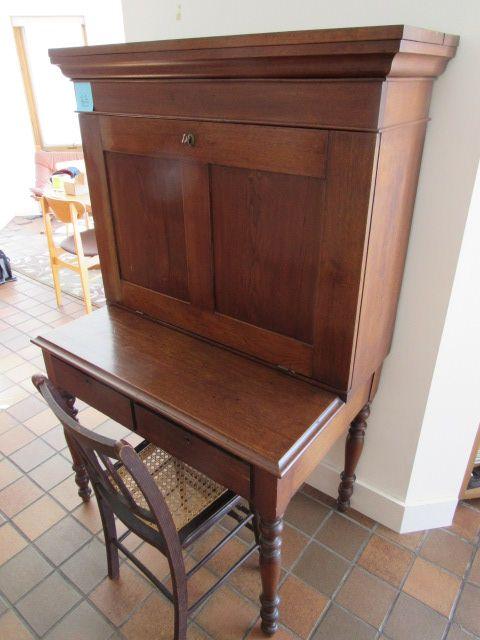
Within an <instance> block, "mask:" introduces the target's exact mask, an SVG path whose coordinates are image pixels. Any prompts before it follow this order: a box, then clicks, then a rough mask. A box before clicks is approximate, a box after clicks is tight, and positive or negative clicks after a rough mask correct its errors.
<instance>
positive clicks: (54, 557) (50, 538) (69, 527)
mask: <svg viewBox="0 0 480 640" xmlns="http://www.w3.org/2000/svg"><path fill="white" fill-rule="evenodd" d="M91 537H92V534H91V533H90V531H87V529H85V528H84V527H82V525H81V524H80V523H79V522H77V520H75V518H72V516H67V517H66V518H63V520H60V521H59V522H57V524H55V525H54V526H53V527H51V528H50V529H49V530H48V531H46V532H45V533H44V534H42V535H41V536H40V537H39V538H37V540H36V541H35V544H36V545H37V547H38V548H39V549H40V551H42V553H44V554H45V555H46V556H47V558H49V559H50V560H51V561H52V562H53V563H54V564H56V565H59V564H61V563H62V562H64V561H65V560H66V559H67V558H69V557H70V556H71V555H73V553H75V551H77V550H78V549H79V548H80V547H81V546H83V545H84V544H85V543H86V542H87V541H88V540H90V539H91Z"/></svg>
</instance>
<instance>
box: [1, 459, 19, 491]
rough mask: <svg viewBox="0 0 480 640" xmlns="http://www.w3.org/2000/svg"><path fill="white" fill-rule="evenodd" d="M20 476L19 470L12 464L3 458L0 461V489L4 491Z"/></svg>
mask: <svg viewBox="0 0 480 640" xmlns="http://www.w3.org/2000/svg"><path fill="white" fill-rule="evenodd" d="M21 475H22V472H21V471H20V469H18V468H17V467H16V466H15V465H14V464H12V463H11V462H10V460H7V458H4V459H3V460H2V461H0V489H4V488H5V487H6V486H8V485H9V484H11V483H12V482H15V480H18V478H20V477H21Z"/></svg>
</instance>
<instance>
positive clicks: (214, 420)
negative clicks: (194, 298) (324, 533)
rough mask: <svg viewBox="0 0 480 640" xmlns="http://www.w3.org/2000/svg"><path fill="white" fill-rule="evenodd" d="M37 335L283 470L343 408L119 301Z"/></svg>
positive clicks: (232, 447) (85, 366)
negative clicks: (136, 311)
mask: <svg viewBox="0 0 480 640" xmlns="http://www.w3.org/2000/svg"><path fill="white" fill-rule="evenodd" d="M34 342H35V343H36V344H38V345H39V346H40V347H42V349H44V350H45V351H47V352H49V353H51V354H53V355H55V356H57V357H59V358H61V359H62V360H64V361H66V362H68V363H70V364H72V365H74V366H75V367H77V368H78V369H80V370H82V371H84V372H85V373H88V374H90V375H92V376H94V377H96V378H97V379H99V380H101V381H103V382H105V383H106V384H109V385H110V386H112V387H114V388H116V389H117V390H118V391H121V392H123V393H124V394H126V395H128V396H129V397H131V398H133V399H135V400H137V401H139V402H140V403H142V404H144V405H146V406H147V407H149V408H151V409H153V410H156V411H159V412H160V413H162V414H163V415H165V416H166V417H170V418H171V419H173V420H175V421H176V422H179V423H181V424H183V425H184V426H186V427H188V428H190V429H191V430H192V431H194V432H196V433H198V434H199V435H202V436H203V437H205V438H207V439H208V440H210V441H211V442H214V443H216V444H218V445H219V446H221V447H223V448H224V449H226V450H227V451H230V452H231V453H233V454H235V455H238V456H240V457H242V458H244V459H247V460H249V461H251V462H254V463H256V464H258V465H259V466H262V467H264V468H265V469H268V470H270V471H273V472H276V473H280V472H281V470H282V469H283V468H284V467H285V466H286V464H287V463H288V462H289V460H290V459H291V458H292V456H293V455H294V454H295V453H297V452H298V450H299V448H302V447H303V446H304V445H305V444H307V443H308V442H309V441H310V440H311V439H312V437H314V436H315V435H316V434H317V433H318V432H319V431H320V430H321V429H322V427H323V426H324V425H325V424H326V423H327V422H328V420H329V419H330V418H331V417H332V416H333V415H335V413H336V412H337V411H338V410H340V409H341V408H342V406H343V402H342V401H341V400H340V399H339V398H338V397H337V396H335V395H334V394H332V393H330V392H328V391H325V390H323V389H320V388H317V387H315V386H313V385H311V384H308V383H306V382H303V381H301V380H297V379H295V378H293V377H291V376H289V375H287V374H285V373H283V372H281V371H276V370H274V369H272V368H270V367H267V366H265V365H262V364H259V363H257V362H254V361H252V360H248V359H247V358H245V357H243V356H239V355H237V354H234V353H232V352H230V351H227V350H225V349H222V348H219V347H216V346H214V345H212V344H209V343H207V342H205V341H202V340H199V339H197V338H194V337H192V336H189V335H186V334H184V333H181V332H179V331H177V330H174V329H171V328H169V327H166V326H164V325H162V324H160V323H158V322H155V321H152V320H150V319H147V318H145V317H142V316H139V315H138V314H135V313H133V312H131V311H127V310H124V309H121V308H118V307H113V306H112V307H104V308H102V309H99V310H98V311H95V312H94V313H93V314H91V315H88V316H84V317H82V318H79V319H78V320H75V321H73V322H71V323H69V324H67V325H64V326H61V327H58V328H56V329H54V330H53V331H51V332H48V333H45V334H42V336H39V337H38V338H37V339H36V340H35V341H34ZM59 382H60V383H61V381H59ZM67 391H71V392H72V393H74V392H75V390H74V389H72V390H69V389H67Z"/></svg>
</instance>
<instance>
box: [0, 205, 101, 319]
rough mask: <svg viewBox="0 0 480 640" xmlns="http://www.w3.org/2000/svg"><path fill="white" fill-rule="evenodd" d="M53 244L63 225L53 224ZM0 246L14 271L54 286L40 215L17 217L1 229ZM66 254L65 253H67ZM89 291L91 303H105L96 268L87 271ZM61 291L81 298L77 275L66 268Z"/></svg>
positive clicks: (63, 234)
mask: <svg viewBox="0 0 480 640" xmlns="http://www.w3.org/2000/svg"><path fill="white" fill-rule="evenodd" d="M54 236H55V244H60V242H61V241H62V240H63V239H64V238H65V237H66V227H65V225H63V224H57V225H55V229H54ZM0 249H1V250H3V251H5V253H6V254H7V256H8V257H9V258H10V261H11V266H12V269H13V271H18V272H19V273H22V274H24V275H26V276H29V277H30V278H32V279H33V280H37V281H38V282H41V283H43V284H46V285H48V286H50V287H52V288H53V278H52V270H51V268H50V258H49V253H48V247H47V238H46V236H45V232H44V229H43V220H42V218H41V217H40V218H33V219H32V218H31V217H28V218H27V217H23V216H17V217H15V218H13V219H12V220H11V221H10V222H9V223H8V224H7V225H6V226H5V227H4V228H3V229H2V230H1V231H0ZM66 255H68V254H66ZM88 276H89V281H90V294H91V296H92V304H93V305H94V306H96V307H101V306H102V305H104V304H105V291H104V288H103V281H102V274H101V271H100V270H99V269H95V270H93V271H89V274H88ZM60 286H61V289H62V291H64V292H65V293H68V294H70V295H72V296H75V297H76V298H79V299H80V300H82V299H83V295H82V287H81V284H80V277H79V275H78V274H77V273H74V272H73V271H70V270H68V269H61V270H60Z"/></svg>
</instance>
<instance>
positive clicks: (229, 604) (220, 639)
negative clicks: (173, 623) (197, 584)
mask: <svg viewBox="0 0 480 640" xmlns="http://www.w3.org/2000/svg"><path fill="white" fill-rule="evenodd" d="M257 615H258V607H255V606H254V605H253V604H251V603H249V602H247V601H246V600H244V599H243V598H242V597H241V596H239V595H237V594H236V593H235V592H234V591H232V590H231V589H230V588H229V587H225V586H224V587H221V588H220V589H218V591H216V592H215V593H214V594H213V596H212V597H211V598H210V599H209V600H208V601H207V603H206V604H205V605H204V606H203V608H202V609H201V610H200V612H199V613H198V615H197V616H196V621H197V622H198V624H199V625H200V626H201V627H202V628H203V629H205V631H207V633H209V634H210V635H211V636H212V638H214V639H215V640H238V639H239V638H242V637H243V635H244V634H245V633H246V632H247V631H248V629H249V627H250V626H252V625H253V622H254V620H255V619H256V617H257Z"/></svg>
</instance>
